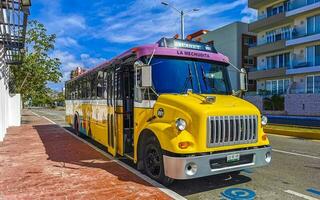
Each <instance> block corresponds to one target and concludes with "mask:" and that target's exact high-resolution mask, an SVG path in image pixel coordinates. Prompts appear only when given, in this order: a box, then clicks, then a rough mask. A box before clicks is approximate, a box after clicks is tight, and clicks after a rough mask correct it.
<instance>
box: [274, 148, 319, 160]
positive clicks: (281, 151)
mask: <svg viewBox="0 0 320 200" xmlns="http://www.w3.org/2000/svg"><path fill="white" fill-rule="evenodd" d="M272 151H274V152H278V153H285V154H289V155H294V156H302V157H306V158H312V159H319V160H320V157H317V156H310V155H306V154H300V153H294V152H289V151H283V150H278V149H272Z"/></svg>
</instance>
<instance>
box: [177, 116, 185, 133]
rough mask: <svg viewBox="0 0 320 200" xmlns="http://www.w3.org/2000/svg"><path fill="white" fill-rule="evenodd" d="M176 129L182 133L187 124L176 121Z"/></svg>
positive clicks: (181, 120)
mask: <svg viewBox="0 0 320 200" xmlns="http://www.w3.org/2000/svg"><path fill="white" fill-rule="evenodd" d="M176 127H177V129H178V130H179V131H183V130H184V129H186V127H187V122H186V121H185V120H184V119H181V118H179V119H177V120H176Z"/></svg>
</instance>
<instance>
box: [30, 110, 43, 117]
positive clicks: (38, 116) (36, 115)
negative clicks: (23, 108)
mask: <svg viewBox="0 0 320 200" xmlns="http://www.w3.org/2000/svg"><path fill="white" fill-rule="evenodd" d="M31 112H32V111H31ZM32 114H34V115H35V116H37V117H41V116H40V115H38V114H37V113H35V112H32Z"/></svg>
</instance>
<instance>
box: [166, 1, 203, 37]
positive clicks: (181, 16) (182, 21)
mask: <svg viewBox="0 0 320 200" xmlns="http://www.w3.org/2000/svg"><path fill="white" fill-rule="evenodd" d="M161 4H163V5H165V6H169V7H171V8H173V9H174V10H175V11H177V12H178V13H179V14H180V23H181V39H184V16H185V15H186V14H188V13H190V12H196V11H199V9H198V8H194V9H192V10H190V11H188V12H185V11H184V10H179V9H177V8H176V7H174V6H172V5H171V4H169V3H167V2H164V1H162V2H161Z"/></svg>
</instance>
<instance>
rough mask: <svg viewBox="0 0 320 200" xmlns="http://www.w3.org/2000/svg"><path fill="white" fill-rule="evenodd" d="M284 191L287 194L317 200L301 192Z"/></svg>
mask: <svg viewBox="0 0 320 200" xmlns="http://www.w3.org/2000/svg"><path fill="white" fill-rule="evenodd" d="M284 192H286V193H288V194H292V195H295V196H297V197H301V198H304V199H307V200H319V199H317V198H314V197H311V196H308V195H305V194H301V193H299V192H295V191H292V190H285V191H284Z"/></svg>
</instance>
